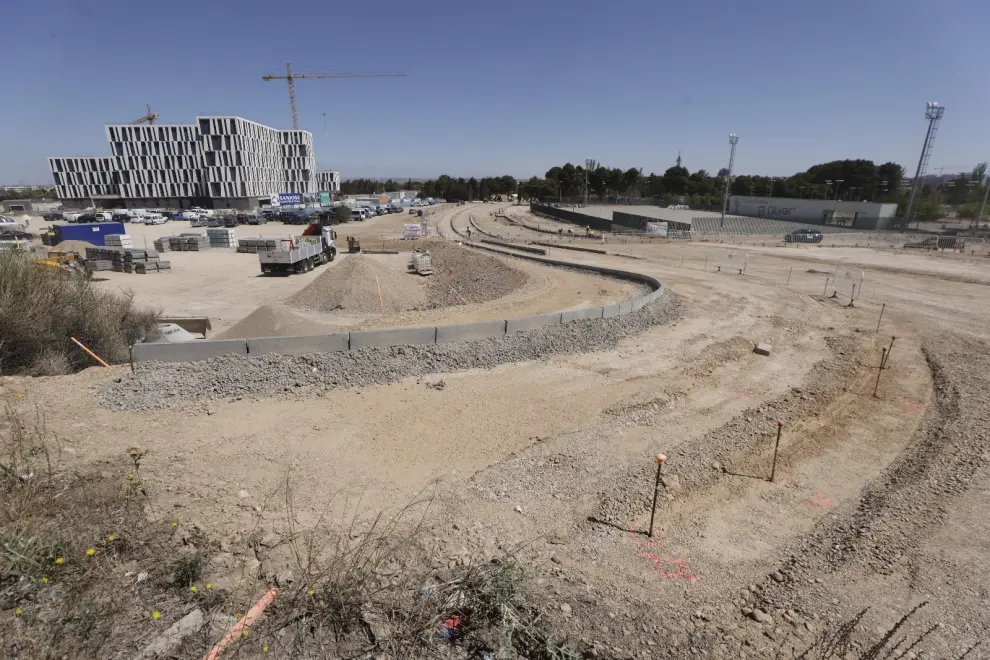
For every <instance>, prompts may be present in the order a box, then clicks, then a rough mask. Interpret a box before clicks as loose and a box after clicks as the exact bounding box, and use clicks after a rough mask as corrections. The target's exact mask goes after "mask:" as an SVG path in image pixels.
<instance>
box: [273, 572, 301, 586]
mask: <svg viewBox="0 0 990 660" xmlns="http://www.w3.org/2000/svg"><path fill="white" fill-rule="evenodd" d="M295 581H296V578H295V576H294V575H292V571H290V570H284V571H280V572H279V573H278V575H276V576H275V584H276V585H278V586H279V587H287V586H289V585H290V584H292V583H293V582H295Z"/></svg>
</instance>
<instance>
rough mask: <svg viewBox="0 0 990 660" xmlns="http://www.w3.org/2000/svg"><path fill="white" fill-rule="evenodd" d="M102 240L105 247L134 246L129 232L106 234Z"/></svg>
mask: <svg viewBox="0 0 990 660" xmlns="http://www.w3.org/2000/svg"><path fill="white" fill-rule="evenodd" d="M104 241H105V245H106V246H107V247H118V248H132V247H134V241H132V240H131V236H130V234H107V235H106V236H105V237H104Z"/></svg>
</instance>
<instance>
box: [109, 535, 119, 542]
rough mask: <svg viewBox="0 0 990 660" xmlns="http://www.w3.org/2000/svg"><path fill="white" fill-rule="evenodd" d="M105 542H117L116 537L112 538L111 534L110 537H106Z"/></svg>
mask: <svg viewBox="0 0 990 660" xmlns="http://www.w3.org/2000/svg"><path fill="white" fill-rule="evenodd" d="M107 540H108V541H116V540H117V537H116V536H114V535H113V534H111V535H110V536H108V537H107Z"/></svg>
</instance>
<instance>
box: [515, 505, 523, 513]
mask: <svg viewBox="0 0 990 660" xmlns="http://www.w3.org/2000/svg"><path fill="white" fill-rule="evenodd" d="M516 513H522V507H521V506H519V505H518V504H517V505H516Z"/></svg>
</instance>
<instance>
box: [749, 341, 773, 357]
mask: <svg viewBox="0 0 990 660" xmlns="http://www.w3.org/2000/svg"><path fill="white" fill-rule="evenodd" d="M753 352H754V353H756V354H757V355H770V344H764V343H759V344H757V345H756V348H755V349H753Z"/></svg>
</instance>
